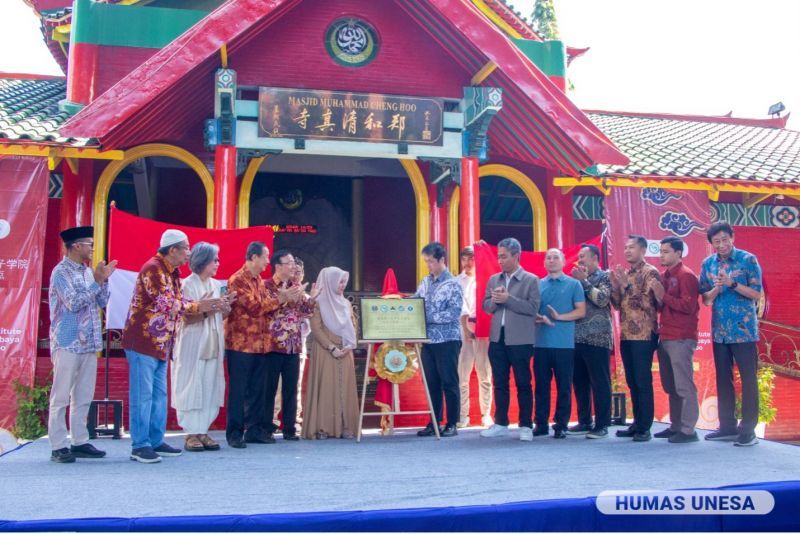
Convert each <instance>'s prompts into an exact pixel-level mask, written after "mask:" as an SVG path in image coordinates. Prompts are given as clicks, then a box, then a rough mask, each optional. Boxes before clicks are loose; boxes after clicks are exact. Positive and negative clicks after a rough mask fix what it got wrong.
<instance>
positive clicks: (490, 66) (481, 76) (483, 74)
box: [469, 61, 497, 85]
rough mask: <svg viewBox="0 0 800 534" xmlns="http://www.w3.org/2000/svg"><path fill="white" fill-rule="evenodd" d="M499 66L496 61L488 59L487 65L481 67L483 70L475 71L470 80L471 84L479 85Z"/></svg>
mask: <svg viewBox="0 0 800 534" xmlns="http://www.w3.org/2000/svg"><path fill="white" fill-rule="evenodd" d="M496 68H497V64H496V63H495V62H494V61H488V62H487V63H486V65H484V66H483V67H481V70H479V71H478V72H476V73H475V75H474V76H473V77H472V79H471V80H470V81H469V83H470V85H478V84H479V83H481V82H482V81H483V80H485V79H486V78H488V77H489V75H490V74H491V73H493V72H494V70H495V69H496Z"/></svg>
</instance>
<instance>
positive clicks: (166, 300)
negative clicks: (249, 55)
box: [122, 229, 224, 464]
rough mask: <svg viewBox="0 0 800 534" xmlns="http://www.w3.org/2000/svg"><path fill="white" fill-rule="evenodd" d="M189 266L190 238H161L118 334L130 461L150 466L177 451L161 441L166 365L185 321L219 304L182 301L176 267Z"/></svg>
mask: <svg viewBox="0 0 800 534" xmlns="http://www.w3.org/2000/svg"><path fill="white" fill-rule="evenodd" d="M187 261H189V238H188V237H187V236H186V234H185V233H183V232H182V231H180V230H173V229H170V230H167V231H165V232H164V233H163V234H162V236H161V243H160V245H159V248H158V254H156V255H155V256H153V257H152V258H151V259H150V260H148V261H147V262H146V263H145V264H144V265H143V266H142V269H141V270H140V271H139V275H138V276H137V277H136V285H135V286H134V290H133V298H132V299H131V309H130V311H129V312H128V319H127V321H125V329H124V330H123V331H122V348H123V349H125V357H126V358H127V359H128V372H129V376H130V382H129V384H130V392H129V394H130V403H129V404H128V406H129V408H130V424H129V426H130V430H131V442H132V443H131V445H132V448H133V450H132V451H131V460H136V461H137V462H140V463H146V464H152V463H156V462H160V461H161V457H162V456H180V455H181V450H180V449H176V448H175V447H172V446H170V445H169V444H167V443H166V442H165V441H164V433H165V432H166V430H167V360H169V359H170V358H172V351H173V348H174V346H175V334H176V330H177V328H178V325H180V324H181V321H182V320H183V316H184V315H185V314H187V313H189V314H193V315H197V314H202V313H208V312H215V311H217V310H218V309H220V308H221V307H222V306H223V304H224V302H223V299H219V298H209V299H201V300H198V301H195V302H192V301H190V300H187V299H185V298H184V297H183V293H182V291H181V275H180V270H179V268H180V267H181V266H182V265H183V264H185V263H186V262H187Z"/></svg>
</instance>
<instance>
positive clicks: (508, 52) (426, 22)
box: [64, 0, 627, 176]
mask: <svg viewBox="0 0 800 534" xmlns="http://www.w3.org/2000/svg"><path fill="white" fill-rule="evenodd" d="M299 1H300V0H271V1H264V0H228V1H227V2H226V3H225V4H223V5H222V6H220V7H219V8H218V9H217V10H215V11H213V12H212V13H211V14H209V15H208V16H207V17H205V18H204V19H203V20H201V21H200V22H199V23H197V24H196V25H195V26H193V27H192V28H190V29H189V30H187V31H186V32H185V33H183V34H182V35H181V36H180V37H178V38H177V39H175V41H173V42H172V43H170V44H169V45H167V46H166V47H164V48H163V49H161V50H160V51H158V52H157V53H156V54H154V55H153V56H152V57H151V58H150V59H148V60H147V61H145V62H144V63H143V64H142V65H140V66H139V67H137V68H136V69H134V70H133V71H132V72H131V73H129V74H128V75H127V76H126V77H125V78H123V79H122V80H120V81H119V82H118V83H117V84H116V85H114V86H113V87H112V88H111V89H109V90H108V91H106V92H105V93H104V94H102V95H100V96H99V97H98V98H97V99H96V100H95V101H93V102H92V103H91V104H89V105H88V106H87V107H86V108H84V109H83V110H81V111H80V112H79V113H78V114H77V115H75V116H74V117H73V118H72V119H70V121H69V122H68V123H67V124H66V125H65V127H64V132H65V133H66V134H67V135H74V136H81V137H90V138H96V139H98V140H99V142H100V143H101V144H102V145H103V147H104V148H105V149H110V148H127V147H130V146H134V145H136V144H140V143H142V142H146V141H148V140H150V139H154V138H155V139H166V138H171V137H174V136H176V135H179V134H180V128H181V125H182V124H184V123H185V122H184V120H185V119H186V118H187V117H190V116H193V117H196V116H197V114H198V113H199V114H202V113H204V112H207V110H205V108H202V107H200V106H204V105H206V104H207V102H206V101H207V100H208V98H198V97H197V94H196V88H197V87H198V86H202V85H203V84H204V83H205V82H206V80H207V79H208V77H209V76H210V75H211V73H213V70H214V69H215V68H216V67H217V66H218V64H219V54H218V52H219V49H220V46H221V45H222V44H223V43H226V44H227V50H228V54H229V55H231V54H235V53H236V50H237V49H240V48H241V47H243V46H244V45H245V44H246V43H247V42H248V41H249V40H250V39H252V38H253V37H255V36H256V35H258V34H260V33H261V32H263V31H264V29H265V28H267V27H268V26H269V25H270V24H272V23H273V22H274V21H275V20H277V19H278V18H280V17H281V16H283V14H285V13H286V12H288V11H290V10H291V9H292V8H293V7H294V6H295V5H297V4H298V3H299ZM396 5H397V6H398V7H400V8H401V9H403V10H404V11H406V12H407V13H408V14H409V15H410V16H411V17H413V18H414V19H415V20H416V21H417V22H418V23H419V24H420V25H421V26H422V27H423V28H425V29H426V31H428V32H429V33H430V34H431V35H432V36H433V37H434V39H436V40H437V41H438V42H439V43H441V44H442V45H443V46H444V47H445V49H446V50H448V51H458V53H457V54H454V55H453V57H454V59H455V60H456V61H457V62H458V63H460V65H461V66H462V67H463V68H464V70H465V71H466V72H469V73H476V72H478V71H479V70H480V69H481V68H483V67H484V66H485V65H486V64H487V63H488V62H490V61H491V62H493V63H494V64H495V65H497V68H496V69H495V70H494V71H493V72H492V74H491V75H490V76H489V77H488V78H487V79H486V81H485V84H486V85H487V86H495V87H501V88H502V89H503V91H504V95H503V111H502V112H501V113H499V114H498V116H497V118H496V119H494V121H493V123H492V127H491V129H490V136H491V137H492V139H493V145H492V146H493V149H492V150H493V153H494V154H497V155H502V156H506V157H510V158H513V159H517V160H520V161H527V162H531V163H535V164H539V165H543V166H545V167H549V168H552V169H555V170H557V171H558V172H560V173H563V174H565V175H568V176H576V175H578V174H580V172H582V171H583V170H585V169H586V168H588V167H590V166H592V165H595V164H598V163H606V164H618V165H624V164H626V163H627V158H626V157H625V156H624V155H623V154H622V153H621V152H620V151H619V150H617V148H616V147H615V146H614V145H613V143H611V141H609V140H608V138H607V137H606V136H605V135H604V134H603V133H602V132H601V131H600V130H599V129H598V128H597V127H596V126H595V125H594V124H592V122H591V121H590V120H589V119H588V118H587V117H586V116H585V115H584V114H583V112H581V111H580V110H579V109H578V108H577V107H576V106H575V105H574V104H573V103H572V102H571V101H570V100H569V98H568V97H567V96H566V95H565V94H564V93H563V92H562V91H561V90H560V89H559V88H558V87H557V86H556V85H555V84H553V82H551V81H550V80H549V79H548V78H547V76H545V75H544V74H543V73H542V72H541V71H540V70H539V69H538V68H537V67H536V66H535V65H534V64H533V63H532V62H531V61H530V60H529V59H528V58H527V57H526V56H525V55H524V54H522V52H520V51H519V49H518V48H517V47H516V46H515V45H514V43H513V42H512V41H510V40H509V39H508V38H507V37H506V36H505V35H504V34H503V33H502V32H501V31H500V30H499V29H498V28H497V27H496V26H494V25H493V24H492V23H491V22H490V21H489V20H488V19H487V18H486V17H485V16H483V14H482V13H481V12H480V11H478V9H477V8H476V7H475V6H474V5H473V4H472V3H471V2H470V1H469V0H425V1H423V0H396ZM145 80H146V81H147V83H146V84H145V83H144V81H145ZM209 98H210V97H209Z"/></svg>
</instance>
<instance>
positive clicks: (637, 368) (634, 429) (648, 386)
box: [610, 235, 661, 441]
mask: <svg viewBox="0 0 800 534" xmlns="http://www.w3.org/2000/svg"><path fill="white" fill-rule="evenodd" d="M646 250H647V239H645V238H644V237H643V236H640V235H631V236H628V240H627V241H626V242H625V259H626V260H627V261H628V264H629V265H630V268H629V269H627V270H626V269H625V268H624V267H622V266H621V265H617V267H616V268H615V269H614V270H613V271H611V273H610V274H611V303H612V304H613V305H614V306H615V307H616V308H617V310H619V326H620V347H619V348H620V353H621V354H622V365H623V366H624V367H625V380H626V381H627V382H628V388H629V389H630V391H631V403H632V404H633V424H632V425H631V426H629V427H628V428H627V429H625V430H617V437H620V438H631V437H632V438H633V441H650V439H652V436H651V435H650V427H651V426H652V425H653V415H654V411H655V403H654V399H653V372H652V367H653V352H655V350H656V347H657V346H658V303H657V302H656V298H655V296H654V294H653V282H654V281H657V282H660V281H661V275H659V273H658V269H656V268H655V267H653V266H652V265H650V264H648V263H647V262H645V261H644V255H645V251H646Z"/></svg>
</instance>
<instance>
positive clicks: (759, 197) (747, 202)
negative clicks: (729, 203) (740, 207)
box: [742, 193, 772, 208]
mask: <svg viewBox="0 0 800 534" xmlns="http://www.w3.org/2000/svg"><path fill="white" fill-rule="evenodd" d="M771 196H772V193H745V194H744V201H743V202H742V204H744V207H745V208H752V207H753V206H755V205H756V204H759V203H760V202H763V201H764V200H767V199H768V198H769V197H771Z"/></svg>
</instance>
